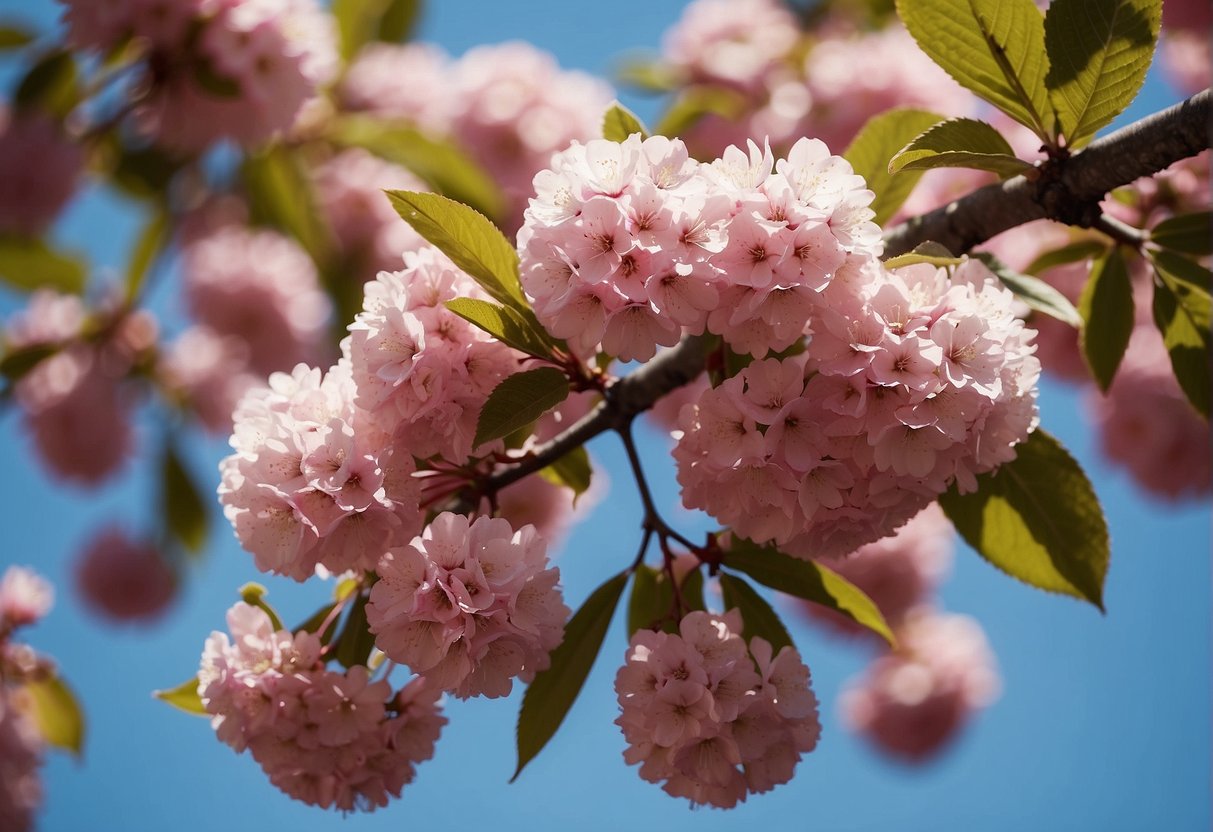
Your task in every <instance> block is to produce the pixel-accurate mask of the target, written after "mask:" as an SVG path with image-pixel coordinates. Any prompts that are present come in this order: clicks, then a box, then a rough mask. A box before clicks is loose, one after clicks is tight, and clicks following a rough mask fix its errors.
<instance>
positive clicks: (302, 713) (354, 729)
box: [198, 602, 446, 811]
mask: <svg viewBox="0 0 1213 832" xmlns="http://www.w3.org/2000/svg"><path fill="white" fill-rule="evenodd" d="M227 623H228V629H229V630H230V631H231V638H229V637H228V635H227V634H226V633H221V632H214V633H212V634H211V636H210V638H208V639H207V641H206V647H205V648H204V650H203V652H202V662H201V668H200V671H199V674H198V693H199V695H200V696H201V698H202V703H203V705H204V707H205V708H206V710H207V713H209V714H211V724H212V726H213V727H214V729H215V732H216V734H217V736H218V737H219V739H220V740H221V741H223V742H224V743H226V744H228V745H230V746H231V747H232V748H234V749H235V750H236V751H237V752H244V751H245V750H246V749H247V750H248V751H249V752H250V753H251V754H252V756H253V759H255V760H256V761H257V762H258V764H260V766H261V767H262V769H264V771H265V773H266V775H267V776H268V777H269V779H270V782H272V783H273V784H274V785H275V786H277V787H278V788H279V789H281V790H282V791H284V792H286V793H287V794H288V795H290V796H291V797H293V798H295V799H297V800H301V801H303V802H305V803H309V804H312V805H315V806H321V807H324V808H337V809H341V810H342V811H351V810H353V809H365V810H373V809H375V808H377V807H381V806H385V805H387V803H388V800H389V798H391V797H399V796H400V791H401V789H402V788H403V787H404V786H405V785H407V784H408V783H410V782H412V780H413V777H414V775H415V771H416V769H415V767H416V765H417V764H418V763H421V762H424V761H425V760H428V759H429V758H430V757H432V756H433V754H434V743H435V742H436V740H437V739H438V735H439V732H440V731H441V729H442V726H443V725H445V724H446V718H445V717H443V716H442V715H441V714H440V712H439V707H438V698H439V697H440V695H441V694H440V692H439V691H437V690H435V689H434V688H433V687H432V686H430V685H428V684H427V683H426V682H424V681H423V680H419V679H415V680H413V681H412V682H410V683H408V684H407V685H405V686H404V687H403V688H401V689H400V690H399V691H396V692H393V691H392V687H391V685H390V684H389V683H388V682H387V680H385V679H380V680H372V679H371V675H370V671H369V670H368V669H367V668H366V667H365V666H361V665H355V666H354V667H351V668H350V669H349V670H347V671H345V672H337V671H332V670H328V669H326V668H325V666H324V658H323V652H324V651H323V648H322V646H321V643H320V639H319V638H318V637H317V636H316V635H315V634H314V633H309V632H305V631H300V632H297V633H293V634H292V633H290V632H289V631H287V630H282V629H275V627H274V624H273V623H272V621H271V619H270V617H269V615H268V614H267V613H266V612H265V611H264V610H262V609H260V608H258V607H255V606H251V605H249V604H246V603H243V602H241V603H238V604H236V605H235V606H234V607H232V608H231V609H230V610H229V611H228V614H227Z"/></svg>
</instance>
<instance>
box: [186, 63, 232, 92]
mask: <svg viewBox="0 0 1213 832" xmlns="http://www.w3.org/2000/svg"><path fill="white" fill-rule="evenodd" d="M194 80H195V81H196V82H197V83H198V86H199V87H201V88H202V89H203V90H204V91H206V92H208V93H210V94H211V95H213V96H214V97H215V98H227V99H232V98H239V97H240V82H239V81H237V80H236V79H234V78H229V77H227V76H226V75H220V74H219V73H218V72H217V71H216V70H215V68H214V67H213V66H211V63H210V61H206V60H199V61H197V62H196V63H195V64H194Z"/></svg>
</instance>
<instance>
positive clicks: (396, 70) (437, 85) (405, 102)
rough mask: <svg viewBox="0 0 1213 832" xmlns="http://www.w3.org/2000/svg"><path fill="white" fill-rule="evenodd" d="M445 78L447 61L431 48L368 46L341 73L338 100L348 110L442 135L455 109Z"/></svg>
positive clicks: (448, 75)
mask: <svg viewBox="0 0 1213 832" xmlns="http://www.w3.org/2000/svg"><path fill="white" fill-rule="evenodd" d="M401 79H407V83H401ZM450 80H451V61H450V58H449V57H448V56H447V55H446V53H445V52H443V51H442V50H441V49H440V48H438V47H437V46H434V45H433V44H429V43H406V44H403V45H397V44H389V43H371V44H368V45H367V46H364V47H363V48H362V50H361V51H359V52H358V54H357V56H355V58H354V60H353V61H352V62H351V63H350V65H349V67H348V68H347V69H346V71H345V75H343V76H342V78H341V84H340V86H339V88H338V97H339V99H340V101H341V104H342V105H343V106H344V107H345V108H347V109H349V110H354V111H360V112H361V111H368V112H371V113H373V114H375V115H377V116H381V117H383V118H386V119H397V120H402V121H405V122H408V123H411V124H413V125H414V126H416V127H418V128H420V129H421V130H423V131H425V132H427V133H432V134H436V135H443V134H446V133H447V132H449V130H450V123H451V119H452V117H453V114H454V110H455V109H456V107H457V106H458V102H457V100H456V99H455V98H454V96H452V95H451V94H450V89H449V87H450Z"/></svg>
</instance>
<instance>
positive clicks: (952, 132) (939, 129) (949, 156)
mask: <svg viewBox="0 0 1213 832" xmlns="http://www.w3.org/2000/svg"><path fill="white" fill-rule="evenodd" d="M931 168H977V169H978V170H988V171H991V172H993V173H997V174H998V175H999V176H1001V177H1003V178H1008V177H1011V176H1016V175H1018V174H1021V173H1024V172H1025V171H1029V170H1032V169H1033V165H1032V164H1030V163H1029V162H1025V161H1024V160H1023V159H1018V158H1016V157H1015V151H1014V150H1013V149H1012V148H1011V145H1010V144H1008V143H1007V140H1006V139H1004V138H1003V137H1002V134H1001V133H999V132H998V131H997V130H995V129H994V128H993V127H991V126H990V125H989V124H986V123H985V122H984V121H978V120H977V119H974V118H953V119H948V120H947V121H943V122H940V123H939V124H936V125H935V126H933V127H931V128H929V129H928V130H926V131H925V132H923V133H921V134H920V135H918V136H916V137H915V138H914V139H912V140H911V141H909V142H908V143H907V144H906V146H905V147H903V148H902V149H901V150H899V151H898V152H897V154H896V155H895V156H893V158H892V159H890V160H889V172H890V173H897V172H899V171H903V170H929V169H931Z"/></svg>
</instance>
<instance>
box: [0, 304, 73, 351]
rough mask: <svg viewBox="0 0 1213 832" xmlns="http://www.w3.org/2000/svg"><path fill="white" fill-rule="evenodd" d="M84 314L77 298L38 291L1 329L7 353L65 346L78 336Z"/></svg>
mask: <svg viewBox="0 0 1213 832" xmlns="http://www.w3.org/2000/svg"><path fill="white" fill-rule="evenodd" d="M87 316H88V310H87V309H85V306H84V301H83V300H81V299H80V296H79V295H64V294H60V293H59V292H56V291H54V290H51V289H38V290H37V291H35V292H34V293H33V294H31V295H30V297H29V304H28V305H27V306H26V307H25V309H23V310H22V311H21V312H19V313H17V314H16V315H14V316H13V317H12V318H11V319H10V320H9V321H8V323H7V324H6V326H5V328H4V342H5V344H6V345H7V346H8V348H9V349H14V350H16V349H22V348H25V347H33V346H42V345H47V346H51V345H55V344H65V343H67V342H68V341H71V340H73V339H74V338H76V336H78V335H80V333H81V331H82V330H83V328H84V324H85V321H86V320H87Z"/></svg>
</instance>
